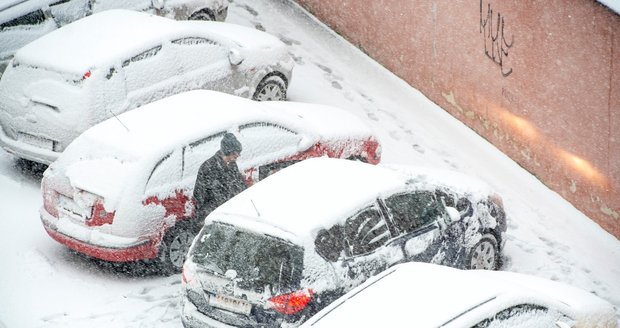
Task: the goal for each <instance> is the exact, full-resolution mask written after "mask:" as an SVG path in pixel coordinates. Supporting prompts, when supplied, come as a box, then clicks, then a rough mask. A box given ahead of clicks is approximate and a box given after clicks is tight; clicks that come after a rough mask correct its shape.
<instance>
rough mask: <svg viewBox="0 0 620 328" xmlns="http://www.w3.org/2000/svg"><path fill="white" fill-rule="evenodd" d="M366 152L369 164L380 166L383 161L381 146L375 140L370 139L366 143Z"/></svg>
mask: <svg viewBox="0 0 620 328" xmlns="http://www.w3.org/2000/svg"><path fill="white" fill-rule="evenodd" d="M364 151H365V152H366V154H367V156H368V163H370V164H379V162H380V161H381V151H382V149H381V144H380V143H379V142H378V141H377V140H375V139H374V138H370V139H368V140H366V141H365V142H364Z"/></svg>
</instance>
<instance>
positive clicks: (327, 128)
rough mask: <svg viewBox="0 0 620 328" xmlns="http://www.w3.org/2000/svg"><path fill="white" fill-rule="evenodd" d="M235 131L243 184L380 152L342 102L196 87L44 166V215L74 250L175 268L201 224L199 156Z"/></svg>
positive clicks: (105, 128) (91, 135)
mask: <svg viewBox="0 0 620 328" xmlns="http://www.w3.org/2000/svg"><path fill="white" fill-rule="evenodd" d="M226 132H232V133H233V134H235V135H236V136H237V139H238V140H239V141H240V142H241V144H242V146H243V151H242V153H241V157H239V159H238V161H237V164H238V166H239V169H240V170H241V171H242V172H243V173H244V174H245V179H246V182H247V184H248V185H251V184H253V183H255V182H256V181H259V180H261V179H263V178H265V177H266V176H268V175H269V174H271V173H273V172H274V171H276V170H279V169H281V168H283V167H286V166H288V165H291V164H293V163H295V162H298V161H301V160H303V159H306V158H310V157H320V156H328V157H337V158H348V159H356V160H361V161H364V162H368V163H371V164H376V163H378V162H379V160H380V153H381V147H380V145H379V142H378V141H377V138H376V137H375V136H374V135H373V133H372V132H371V130H370V129H369V127H368V126H366V125H365V124H364V123H363V122H362V121H361V120H360V119H358V118H357V117H355V116H354V115H352V114H349V113H347V112H345V111H343V110H341V109H338V108H334V107H329V106H322V105H311V104H301V103H293V102H269V103H262V102H254V101H251V100H247V99H243V98H239V97H235V96H231V95H228V94H223V93H218V92H215V91H206V90H196V91H190V92H186V93H182V94H178V95H175V96H171V97H169V98H165V99H162V100H159V101H156V102H153V103H150V104H147V105H144V106H142V107H140V108H138V109H136V110H133V111H129V112H126V113H124V114H122V115H119V116H118V117H113V118H111V119H108V120H106V121H104V122H102V123H100V124H97V125H95V126H94V127H92V128H90V129H88V130H87V131H86V132H84V133H83V134H82V135H80V136H79V137H78V138H77V139H75V141H74V142H72V143H71V144H70V145H69V147H68V148H67V149H66V150H65V152H64V153H62V154H61V156H60V157H59V158H58V160H57V161H55V162H54V163H52V164H51V165H50V166H49V168H48V169H47V170H46V171H45V174H44V177H43V180H42V193H43V198H44V204H43V207H42V208H41V210H40V214H41V220H42V222H43V225H44V227H45V229H46V230H47V232H48V234H49V235H50V236H51V237H52V238H54V239H55V240H57V241H58V242H60V243H62V244H64V245H65V246H67V247H69V248H71V249H74V250H76V251H78V252H81V253H84V254H87V255H89V256H93V257H96V258H99V259H103V260H107V261H115V262H128V261H136V260H150V259H154V260H156V261H157V262H158V263H159V264H160V265H161V266H162V268H164V269H166V270H168V271H178V270H180V269H181V267H182V264H183V261H184V258H185V254H186V252H187V249H188V247H189V244H190V243H191V241H192V239H193V238H194V236H195V233H196V232H197V231H194V229H192V225H191V224H190V221H189V218H191V217H192V216H193V214H194V203H193V199H192V194H193V188H194V183H195V180H196V175H197V172H198V168H199V167H200V165H201V164H202V163H203V162H204V161H205V160H206V159H208V158H210V157H211V156H212V155H213V154H214V153H215V152H216V151H217V150H219V147H220V140H221V137H222V135H223V134H224V133H226Z"/></svg>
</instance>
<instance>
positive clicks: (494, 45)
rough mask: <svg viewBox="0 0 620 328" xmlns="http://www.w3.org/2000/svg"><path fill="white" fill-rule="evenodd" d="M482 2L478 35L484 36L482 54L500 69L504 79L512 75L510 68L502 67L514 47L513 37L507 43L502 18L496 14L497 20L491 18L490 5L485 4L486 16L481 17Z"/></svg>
mask: <svg viewBox="0 0 620 328" xmlns="http://www.w3.org/2000/svg"><path fill="white" fill-rule="evenodd" d="M483 7H484V6H483V0H480V33H482V34H483V36H484V54H485V55H486V56H487V57H488V58H489V59H491V60H492V61H493V62H494V63H495V64H497V65H498V66H499V67H500V71H501V72H502V75H503V76H504V77H507V76H509V75H510V74H512V68H506V67H504V65H505V64H506V63H505V61H504V60H505V57H508V50H510V48H512V46H513V45H514V35H511V36H510V43H508V42H507V38H506V35H505V34H504V25H505V22H504V17H503V16H502V14H501V13H499V12H498V13H497V20H495V19H494V17H493V8H491V3H488V4H487V8H486V14H485V15H483Z"/></svg>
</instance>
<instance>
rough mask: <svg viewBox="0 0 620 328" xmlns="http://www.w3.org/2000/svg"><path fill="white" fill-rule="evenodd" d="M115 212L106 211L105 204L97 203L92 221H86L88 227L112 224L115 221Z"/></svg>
mask: <svg viewBox="0 0 620 328" xmlns="http://www.w3.org/2000/svg"><path fill="white" fill-rule="evenodd" d="M114 213H115V212H108V211H106V209H105V207H104V206H103V202H102V201H101V200H97V201H95V204H94V205H93V207H92V210H91V214H90V220H88V221H86V225H87V226H89V227H92V226H100V225H104V224H106V223H107V224H112V221H113V220H114Z"/></svg>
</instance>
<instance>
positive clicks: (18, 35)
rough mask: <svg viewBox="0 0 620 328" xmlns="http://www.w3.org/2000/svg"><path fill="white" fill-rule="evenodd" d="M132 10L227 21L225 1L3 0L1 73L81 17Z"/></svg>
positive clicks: (180, 18) (0, 46) (0, 16)
mask: <svg viewBox="0 0 620 328" xmlns="http://www.w3.org/2000/svg"><path fill="white" fill-rule="evenodd" d="M109 9H131V10H138V11H144V12H148V13H152V14H156V15H160V16H165V17H169V18H174V19H179V20H184V19H191V20H217V21H224V20H225V19H226V15H227V13H228V1H226V0H131V1H126V0H122V1H119V0H96V1H95V0H3V1H2V3H0V76H1V75H2V72H3V71H4V69H5V68H6V66H7V64H8V62H9V61H10V60H11V58H12V57H13V54H14V53H15V52H16V51H17V50H18V49H19V48H21V47H23V46H24V45H26V44H28V43H29V42H32V41H34V40H35V39H37V38H39V37H41V36H43V35H45V34H47V33H49V32H51V31H53V30H56V29H57V28H59V27H61V26H64V25H66V24H69V23H71V22H74V21H76V20H78V19H80V18H83V17H86V16H89V15H91V14H94V13H98V12H101V11H104V10H109Z"/></svg>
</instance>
